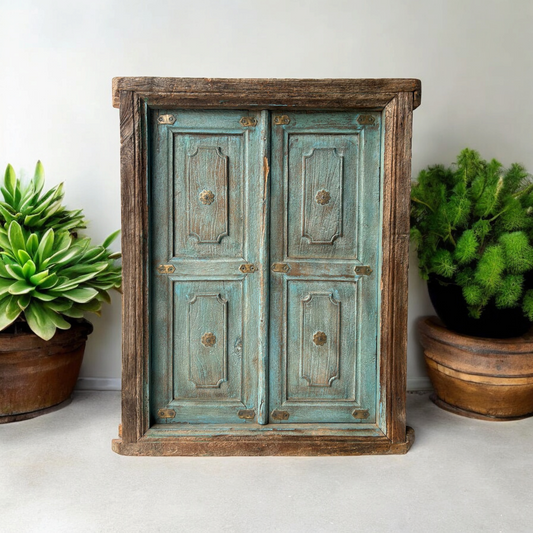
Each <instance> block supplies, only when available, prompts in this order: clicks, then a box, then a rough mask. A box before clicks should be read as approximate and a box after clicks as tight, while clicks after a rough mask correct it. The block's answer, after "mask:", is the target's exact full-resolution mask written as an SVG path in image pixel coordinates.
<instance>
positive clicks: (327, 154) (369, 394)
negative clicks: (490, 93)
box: [270, 112, 381, 424]
mask: <svg viewBox="0 0 533 533" xmlns="http://www.w3.org/2000/svg"><path fill="white" fill-rule="evenodd" d="M380 120H381V118H380V114H379V113H370V114H369V113H365V115H363V116H362V117H361V116H360V115H358V114H357V113H348V112H347V113H314V114H308V113H289V114H287V115H283V116H281V117H280V116H276V115H274V116H273V120H272V160H271V174H272V183H271V194H272V197H271V212H272V218H271V248H270V260H271V264H272V273H271V282H270V287H271V293H270V302H271V305H270V310H271V321H270V410H271V416H270V422H271V423H280V422H284V423H298V422H302V423H306V422H335V423H363V424H364V423H367V424H375V423H376V411H377V405H378V403H379V388H378V379H379V368H378V346H377V337H378V327H379V312H378V311H379V287H378V283H377V280H378V279H379V277H380V276H379V272H378V270H379V268H380V262H379V260H380V256H379V249H380V238H381V230H380V220H381V214H380V181H379V176H380V156H379V154H380V142H381V123H380ZM365 267H368V268H365Z"/></svg>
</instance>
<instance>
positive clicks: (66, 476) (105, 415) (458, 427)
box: [0, 392, 533, 533]
mask: <svg viewBox="0 0 533 533" xmlns="http://www.w3.org/2000/svg"><path fill="white" fill-rule="evenodd" d="M408 408H409V410H408V423H409V425H411V426H413V427H414V428H415V431H416V441H415V444H414V446H413V448H412V449H411V451H410V452H409V453H408V454H407V455H405V456H389V457H386V456H384V457H229V458H201V457H198V458H180V457H171V458H159V457H155V458H149V457H122V456H119V455H116V454H114V453H113V452H112V451H111V447H110V442H111V439H112V438H114V437H115V436H116V433H117V425H118V423H119V409H120V396H119V393H116V392H77V393H76V394H75V397H74V401H73V402H72V404H71V405H69V406H68V407H66V408H64V409H62V410H60V411H57V412H55V413H51V414H48V415H46V416H42V417H40V418H36V419H33V420H27V421H24V422H16V423H13V424H5V425H2V426H0V532H1V533H12V532H13V533H25V532H32V533H33V532H36V533H42V532H53V533H61V532H69V533H77V532H83V533H84V532H98V533H100V532H105V533H108V532H143V533H146V532H148V533H152V532H159V531H161V532H197V531H198V532H219V531H230V532H246V533H248V532H256V531H258V532H270V531H281V532H306V533H307V532H322V531H333V532H372V533H380V532H394V533H397V532H404V531H405V532H446V533H448V532H452V533H457V532H468V533H469V532H478V531H483V532H485V531H486V532H509V533H519V532H528V533H530V532H533V475H532V474H533V418H530V419H528V420H522V421H518V422H507V423H495V422H481V421H476V420H469V419H466V418H462V417H459V416H456V415H452V414H450V413H447V412H445V411H442V410H440V409H439V408H437V407H435V406H434V405H433V404H432V403H431V402H430V401H429V400H428V394H410V395H409V397H408Z"/></svg>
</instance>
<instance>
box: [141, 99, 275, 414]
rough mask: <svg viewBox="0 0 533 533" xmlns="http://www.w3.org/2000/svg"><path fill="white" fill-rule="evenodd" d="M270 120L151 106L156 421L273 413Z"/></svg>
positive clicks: (152, 370)
mask: <svg viewBox="0 0 533 533" xmlns="http://www.w3.org/2000/svg"><path fill="white" fill-rule="evenodd" d="M267 127H268V124H267V114H266V113H265V112H264V113H263V114H261V113H254V112H242V111H194V110H187V111H185V110H160V111H156V112H154V113H153V115H152V117H151V124H150V128H149V131H150V133H151V150H150V153H151V156H152V157H151V164H150V168H151V174H150V176H149V183H150V191H149V193H150V205H151V213H150V243H151V263H150V269H151V276H150V280H151V285H150V288H149V292H150V302H151V312H150V327H151V334H150V338H151V346H150V350H151V357H150V361H151V363H150V364H151V368H150V376H151V378H150V406H151V409H150V411H151V418H152V423H167V424H168V423H191V424H195V423H196V424H198V423H231V424H236V423H246V422H248V423H251V422H257V421H260V420H261V418H263V419H264V418H265V417H266V413H267V411H266V402H265V399H264V391H265V388H264V386H263V387H262V388H261V389H260V387H259V386H258V383H259V380H260V379H263V380H264V376H261V372H260V371H259V367H260V362H262V361H263V360H264V359H265V358H266V341H267V338H266V332H267V312H268V309H267V304H266V294H267V291H265V290H263V289H262V285H264V284H265V283H266V281H268V280H266V279H265V277H264V275H265V273H264V272H263V271H262V270H261V268H260V266H261V264H266V261H265V257H264V253H265V250H266V248H267V243H266V242H265V235H264V233H262V232H261V228H262V227H264V220H263V219H264V216H265V214H264V210H263V202H264V199H265V194H266V191H265V187H264V184H263V163H264V157H265V153H264V150H265V147H266V142H265V135H266V133H265V132H266V128H267ZM267 275H268V270H267Z"/></svg>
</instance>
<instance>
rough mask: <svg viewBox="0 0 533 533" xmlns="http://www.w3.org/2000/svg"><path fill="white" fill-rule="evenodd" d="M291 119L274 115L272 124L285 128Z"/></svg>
mask: <svg viewBox="0 0 533 533" xmlns="http://www.w3.org/2000/svg"><path fill="white" fill-rule="evenodd" d="M290 121H291V119H290V118H289V117H288V116H287V115H274V124H275V125H276V126H285V125H286V124H289V123H290Z"/></svg>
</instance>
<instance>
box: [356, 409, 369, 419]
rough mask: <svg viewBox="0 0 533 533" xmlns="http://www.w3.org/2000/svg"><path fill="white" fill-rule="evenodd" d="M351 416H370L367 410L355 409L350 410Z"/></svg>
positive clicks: (358, 417) (360, 417)
mask: <svg viewBox="0 0 533 533" xmlns="http://www.w3.org/2000/svg"><path fill="white" fill-rule="evenodd" d="M352 416H353V417H354V418H357V419H358V420H360V419H363V418H368V417H369V416H370V413H369V412H368V411H366V410H365V411H359V410H357V409H355V411H353V412H352Z"/></svg>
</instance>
